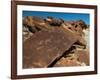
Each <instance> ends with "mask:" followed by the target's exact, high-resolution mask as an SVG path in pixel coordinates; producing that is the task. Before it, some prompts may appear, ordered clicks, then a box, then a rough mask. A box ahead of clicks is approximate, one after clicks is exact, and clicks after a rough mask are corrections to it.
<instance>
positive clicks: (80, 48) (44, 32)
mask: <svg viewBox="0 0 100 80" xmlns="http://www.w3.org/2000/svg"><path fill="white" fill-rule="evenodd" d="M86 28H87V25H86V24H85V22H84V21H82V20H79V21H64V20H63V19H55V18H53V17H47V18H46V19H44V18H40V17H36V16H27V17H24V18H23V68H43V67H68V66H86V65H89V50H88V49H87V48H88V47H87V41H86V39H85V33H84V32H83V30H85V29H86Z"/></svg>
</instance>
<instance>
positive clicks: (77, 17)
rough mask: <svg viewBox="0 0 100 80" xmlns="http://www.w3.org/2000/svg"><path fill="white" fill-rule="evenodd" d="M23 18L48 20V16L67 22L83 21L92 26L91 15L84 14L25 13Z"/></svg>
mask: <svg viewBox="0 0 100 80" xmlns="http://www.w3.org/2000/svg"><path fill="white" fill-rule="evenodd" d="M22 15H23V17H25V16H40V17H43V18H46V17H47V16H51V17H55V18H62V19H64V20H66V21H70V20H80V19H81V20H83V21H85V23H86V24H88V25H89V24H90V15H89V14H86V13H85V14H84V13H62V12H42V11H23V14H22Z"/></svg>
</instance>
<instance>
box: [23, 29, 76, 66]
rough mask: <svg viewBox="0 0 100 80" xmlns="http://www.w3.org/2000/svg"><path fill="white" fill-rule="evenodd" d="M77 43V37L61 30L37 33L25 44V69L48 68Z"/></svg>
mask: <svg viewBox="0 0 100 80" xmlns="http://www.w3.org/2000/svg"><path fill="white" fill-rule="evenodd" d="M76 41H77V36H75V35H74V34H72V33H71V32H70V31H67V30H66V32H64V31H63V30H61V29H59V28H56V29H55V30H52V31H40V32H37V33H35V34H34V35H33V36H32V37H31V38H30V39H28V40H26V41H25V43H24V48H23V51H24V54H23V56H24V57H23V67H24V68H33V67H36V68H38V67H47V66H48V65H50V64H51V63H52V62H53V61H54V60H55V59H57V58H59V57H60V56H62V55H63V53H64V52H65V51H66V50H68V49H69V48H70V47H71V46H72V44H73V43H75V42H76Z"/></svg>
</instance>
